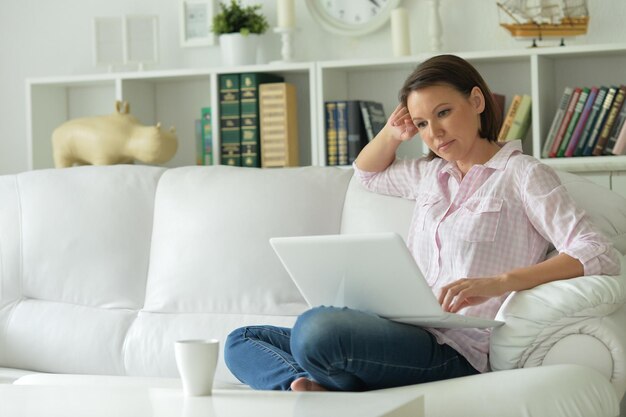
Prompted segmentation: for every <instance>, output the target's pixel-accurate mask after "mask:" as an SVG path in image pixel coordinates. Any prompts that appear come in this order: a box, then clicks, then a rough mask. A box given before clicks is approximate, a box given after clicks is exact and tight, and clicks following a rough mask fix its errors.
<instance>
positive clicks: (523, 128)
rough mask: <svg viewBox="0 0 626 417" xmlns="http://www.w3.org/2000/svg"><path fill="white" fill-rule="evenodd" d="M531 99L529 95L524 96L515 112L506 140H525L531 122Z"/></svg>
mask: <svg viewBox="0 0 626 417" xmlns="http://www.w3.org/2000/svg"><path fill="white" fill-rule="evenodd" d="M531 114H532V113H531V99H530V96H529V95H526V94H524V95H523V96H522V99H521V100H520V102H519V105H518V106H517V110H516V111H515V117H513V122H512V123H511V127H510V128H509V130H508V132H507V134H506V139H505V140H514V139H522V140H523V139H524V138H525V137H526V133H528V128H529V127H530V121H531V118H532V117H531Z"/></svg>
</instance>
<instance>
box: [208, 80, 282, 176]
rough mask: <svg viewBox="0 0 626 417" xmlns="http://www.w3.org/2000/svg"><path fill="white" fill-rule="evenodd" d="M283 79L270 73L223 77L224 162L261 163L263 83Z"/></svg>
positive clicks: (250, 164) (249, 164) (220, 97)
mask: <svg viewBox="0 0 626 417" xmlns="http://www.w3.org/2000/svg"><path fill="white" fill-rule="evenodd" d="M282 81H284V79H283V77H281V76H279V75H275V74H267V73H243V74H222V75H220V76H219V94H220V96H219V106H220V108H219V110H220V123H219V126H220V139H221V146H220V160H221V163H222V165H232V166H244V167H260V166H261V142H260V140H261V139H260V123H259V85H261V84H263V83H278V82H282Z"/></svg>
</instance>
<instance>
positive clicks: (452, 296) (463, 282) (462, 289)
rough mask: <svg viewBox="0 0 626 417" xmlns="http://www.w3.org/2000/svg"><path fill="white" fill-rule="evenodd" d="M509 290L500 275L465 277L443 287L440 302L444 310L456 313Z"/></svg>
mask: <svg viewBox="0 0 626 417" xmlns="http://www.w3.org/2000/svg"><path fill="white" fill-rule="evenodd" d="M507 291H508V289H507V288H506V285H505V280H504V279H503V278H500V277H491V278H471V279H470V278H463V279H460V280H458V281H454V282H452V283H450V284H448V285H446V286H444V287H442V288H441V293H440V294H439V304H441V306H442V307H443V310H444V311H449V312H450V313H456V312H458V311H459V310H461V309H462V308H465V307H469V306H473V305H477V304H480V303H484V302H485V301H487V300H488V299H490V298H492V297H497V296H500V295H503V294H504V293H506V292H507Z"/></svg>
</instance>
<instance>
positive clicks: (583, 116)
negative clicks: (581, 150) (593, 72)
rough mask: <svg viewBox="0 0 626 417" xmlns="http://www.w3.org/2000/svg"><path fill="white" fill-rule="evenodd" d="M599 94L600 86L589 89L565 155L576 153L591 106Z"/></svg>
mask: <svg viewBox="0 0 626 417" xmlns="http://www.w3.org/2000/svg"><path fill="white" fill-rule="evenodd" d="M597 95H598V87H591V89H590V90H589V95H588V96H587V100H586V101H585V105H584V107H583V110H582V112H581V113H580V117H579V118H578V122H577V123H576V128H575V129H574V132H573V133H572V138H571V139H570V141H569V144H568V145H567V149H565V156H574V154H575V153H576V149H577V148H578V142H579V141H580V138H581V137H582V133H583V131H584V128H585V125H586V124H587V120H589V114H591V108H592V107H593V104H594V103H595V101H596V96H597Z"/></svg>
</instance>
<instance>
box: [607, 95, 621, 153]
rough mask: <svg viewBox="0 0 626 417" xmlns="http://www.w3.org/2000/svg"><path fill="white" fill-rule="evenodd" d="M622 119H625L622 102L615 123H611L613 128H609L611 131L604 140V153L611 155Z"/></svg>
mask: <svg viewBox="0 0 626 417" xmlns="http://www.w3.org/2000/svg"><path fill="white" fill-rule="evenodd" d="M622 88H624V87H622ZM624 121H626V105H624V103H622V109H621V110H620V112H619V113H618V115H617V119H615V123H614V124H613V128H612V129H611V133H610V134H609V139H608V140H607V141H606V146H605V147H604V155H613V149H614V148H615V143H616V142H617V138H618V136H619V134H620V132H621V131H622V126H623V125H624Z"/></svg>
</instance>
